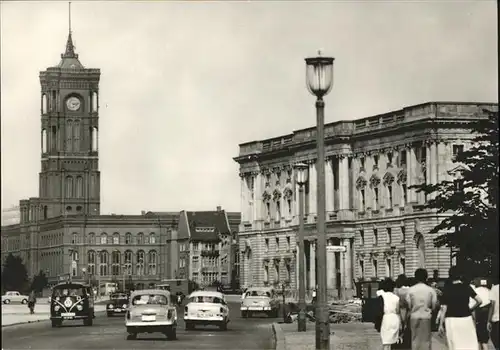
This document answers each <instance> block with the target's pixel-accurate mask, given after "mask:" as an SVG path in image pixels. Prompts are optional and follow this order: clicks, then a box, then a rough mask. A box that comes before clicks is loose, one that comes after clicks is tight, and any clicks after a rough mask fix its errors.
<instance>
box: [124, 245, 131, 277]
mask: <svg viewBox="0 0 500 350" xmlns="http://www.w3.org/2000/svg"><path fill="white" fill-rule="evenodd" d="M124 262H125V273H126V274H127V275H132V251H130V250H126V251H125V261H124Z"/></svg>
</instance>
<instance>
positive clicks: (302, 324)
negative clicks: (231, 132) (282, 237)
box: [294, 163, 309, 332]
mask: <svg viewBox="0 0 500 350" xmlns="http://www.w3.org/2000/svg"><path fill="white" fill-rule="evenodd" d="M294 168H295V171H296V181H297V184H298V185H299V233H298V238H299V252H298V258H297V263H296V264H297V265H298V266H299V315H298V316H299V317H298V322H297V325H298V331H299V332H305V331H306V281H305V269H306V268H305V266H304V264H305V261H304V185H305V184H306V182H307V170H308V168H309V167H308V166H307V164H304V163H297V164H295V166H294Z"/></svg>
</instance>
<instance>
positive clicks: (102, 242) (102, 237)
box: [101, 233, 108, 244]
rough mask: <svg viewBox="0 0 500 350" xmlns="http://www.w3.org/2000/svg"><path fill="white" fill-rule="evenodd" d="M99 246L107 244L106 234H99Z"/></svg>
mask: <svg viewBox="0 0 500 350" xmlns="http://www.w3.org/2000/svg"><path fill="white" fill-rule="evenodd" d="M101 244H108V235H107V234H106V233H101Z"/></svg>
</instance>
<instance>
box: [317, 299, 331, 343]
mask: <svg viewBox="0 0 500 350" xmlns="http://www.w3.org/2000/svg"><path fill="white" fill-rule="evenodd" d="M316 311H317V312H316V349H321V350H329V349H330V320H329V307H328V305H318V306H317V308H316Z"/></svg>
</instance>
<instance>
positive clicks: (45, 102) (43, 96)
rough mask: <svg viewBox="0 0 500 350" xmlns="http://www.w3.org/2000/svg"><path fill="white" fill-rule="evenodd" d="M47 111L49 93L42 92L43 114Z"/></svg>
mask: <svg viewBox="0 0 500 350" xmlns="http://www.w3.org/2000/svg"><path fill="white" fill-rule="evenodd" d="M46 113H47V95H46V94H42V114H46Z"/></svg>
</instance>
